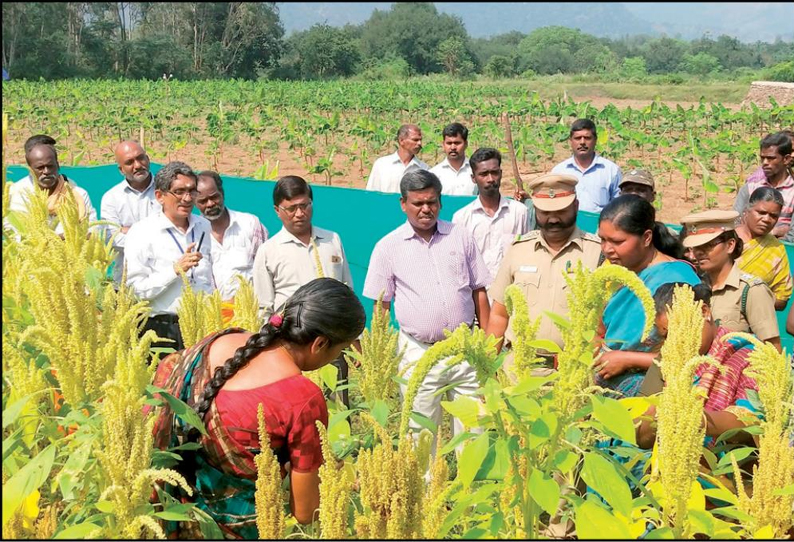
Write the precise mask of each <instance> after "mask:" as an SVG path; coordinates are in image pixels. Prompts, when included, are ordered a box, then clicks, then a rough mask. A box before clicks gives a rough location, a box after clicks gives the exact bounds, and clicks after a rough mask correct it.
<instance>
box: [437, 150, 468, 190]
mask: <svg viewBox="0 0 794 542" xmlns="http://www.w3.org/2000/svg"><path fill="white" fill-rule="evenodd" d="M430 172H431V173H434V174H435V175H436V177H438V178H439V179H440V180H441V187H442V190H441V193H442V194H447V195H450V196H475V195H477V185H476V184H474V181H472V179H471V166H470V165H469V159H468V158H466V157H465V156H464V157H463V165H462V166H461V167H460V169H459V170H458V171H455V168H453V167H452V164H450V163H449V158H444V161H443V162H441V163H440V164H438V165H436V166H434V167H433V169H431V170H430Z"/></svg>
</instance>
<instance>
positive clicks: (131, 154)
mask: <svg viewBox="0 0 794 542" xmlns="http://www.w3.org/2000/svg"><path fill="white" fill-rule="evenodd" d="M116 163H117V164H118V165H119V171H120V172H121V174H122V175H124V180H123V181H121V182H120V183H119V184H117V185H116V186H114V187H113V188H111V189H110V190H108V191H107V192H106V193H105V195H104V196H102V205H101V207H100V211H101V213H102V220H107V221H110V222H112V223H113V224H114V225H112V226H108V227H107V231H108V234H109V235H115V238H114V239H113V248H114V249H115V250H116V251H117V253H118V254H117V255H116V263H115V267H114V268H113V280H114V281H115V282H116V284H119V283H120V282H121V274H122V271H123V269H124V245H125V243H126V239H127V232H128V231H129V229H130V226H132V225H133V224H135V223H136V222H138V221H139V220H142V219H144V218H146V217H147V216H149V215H153V214H156V213H158V212H160V205H159V204H158V203H157V200H156V199H155V197H154V178H153V176H152V172H151V171H149V155H148V154H146V151H145V150H144V149H143V147H141V145H140V144H139V143H138V142H137V141H122V142H121V143H119V144H118V145H117V146H116Z"/></svg>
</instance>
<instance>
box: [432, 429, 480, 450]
mask: <svg viewBox="0 0 794 542" xmlns="http://www.w3.org/2000/svg"><path fill="white" fill-rule="evenodd" d="M475 435H476V433H470V432H468V431H465V432H463V433H458V434H457V435H455V436H454V437H452V440H450V441H449V442H447V443H446V444H445V445H444V447H443V448H441V451H440V452H439V453H440V454H441V455H446V454H448V453H449V452H451V451H452V450H454V449H455V448H457V447H458V445H459V444H460V443H461V442H463V441H464V440H468V439H469V438H471V437H473V436H475Z"/></svg>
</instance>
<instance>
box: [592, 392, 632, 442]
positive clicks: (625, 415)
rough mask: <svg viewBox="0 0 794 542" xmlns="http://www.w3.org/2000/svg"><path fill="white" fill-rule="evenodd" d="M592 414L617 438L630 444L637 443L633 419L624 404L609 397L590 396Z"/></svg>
mask: <svg viewBox="0 0 794 542" xmlns="http://www.w3.org/2000/svg"><path fill="white" fill-rule="evenodd" d="M592 402H593V416H594V417H595V419H596V420H598V421H599V422H601V423H602V424H604V427H605V428H606V429H608V430H609V431H611V432H613V433H614V434H615V435H616V436H617V437H618V438H620V439H621V440H624V441H626V442H628V443H630V444H637V441H636V438H635V433H634V420H632V419H631V414H630V413H629V411H628V410H627V409H626V407H625V406H623V405H621V404H620V402H618V401H616V400H615V399H610V398H609V397H601V396H598V395H593V396H592Z"/></svg>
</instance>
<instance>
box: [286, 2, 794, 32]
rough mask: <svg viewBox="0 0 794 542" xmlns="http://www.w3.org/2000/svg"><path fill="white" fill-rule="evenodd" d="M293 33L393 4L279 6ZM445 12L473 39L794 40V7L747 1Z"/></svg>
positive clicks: (465, 6)
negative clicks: (558, 30) (570, 34)
mask: <svg viewBox="0 0 794 542" xmlns="http://www.w3.org/2000/svg"><path fill="white" fill-rule="evenodd" d="M277 5H278V7H279V12H280V14H281V20H282V22H283V23H284V28H285V30H286V31H287V33H291V32H293V31H300V30H306V29H308V28H309V27H311V26H312V25H314V24H317V23H327V24H329V25H331V26H344V25H345V24H361V23H363V22H364V21H366V20H367V19H369V17H370V16H371V15H372V13H373V11H375V10H376V9H379V10H388V9H389V8H390V7H391V2H358V3H353V2H343V3H332V2H310V3H305V2H300V3H297V2H296V3H292V2H279V3H278V4H277ZM435 5H436V8H437V9H438V11H439V12H441V13H448V14H450V15H457V16H458V17H460V18H461V19H462V20H463V24H464V25H465V26H466V30H467V31H468V33H469V35H470V36H472V37H475V38H477V37H488V36H494V35H497V34H503V33H506V32H510V31H514V30H516V31H519V32H523V33H528V32H531V31H532V30H534V29H536V28H541V27H543V26H550V25H559V26H567V27H570V28H579V29H580V30H582V31H583V32H586V33H588V34H592V35H594V36H599V37H613V38H616V37H622V36H627V35H629V36H630V35H637V34H650V35H657V34H668V35H671V36H675V35H680V36H681V37H682V38H684V39H696V38H699V37H701V36H702V35H703V34H704V33H710V34H712V35H714V36H717V35H719V34H727V35H729V36H734V37H736V38H739V39H740V40H742V41H746V42H753V41H758V40H760V41H769V42H771V41H774V40H775V39H777V38H778V37H780V38H782V39H785V40H792V39H794V25H792V21H794V4H792V3H783V2H756V3H750V2H742V3H734V4H731V3H727V4H726V3H717V2H700V3H687V4H685V3H617V2H616V3H607V2H590V3H584V4H582V3H568V2H559V3H554V2H538V3H532V2H511V3H508V2H495V3H465V2H464V3H448V2H435Z"/></svg>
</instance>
